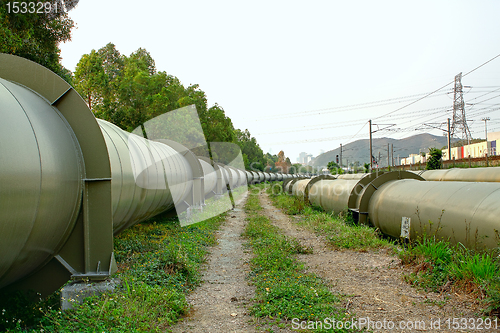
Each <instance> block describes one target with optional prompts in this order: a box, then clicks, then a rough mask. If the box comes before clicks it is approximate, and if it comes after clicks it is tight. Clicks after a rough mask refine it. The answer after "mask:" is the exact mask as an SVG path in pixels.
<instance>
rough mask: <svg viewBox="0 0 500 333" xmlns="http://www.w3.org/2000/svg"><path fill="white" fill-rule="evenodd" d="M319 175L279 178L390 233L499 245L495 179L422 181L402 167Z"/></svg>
mask: <svg viewBox="0 0 500 333" xmlns="http://www.w3.org/2000/svg"><path fill="white" fill-rule="evenodd" d="M322 177H323V176H321V177H316V178H312V179H304V180H299V181H295V182H284V191H285V192H287V193H293V194H294V195H297V196H302V197H304V198H305V199H306V200H308V201H309V202H310V203H311V204H314V205H318V206H321V207H322V208H323V209H325V210H326V211H329V212H336V213H340V212H341V211H343V210H345V209H349V210H350V211H351V212H352V213H353V217H354V218H355V219H357V220H358V221H359V222H360V223H367V224H370V225H372V226H374V227H377V228H379V229H380V230H381V231H382V232H383V233H385V234H387V235H390V236H392V237H395V238H399V237H407V236H408V237H409V238H410V239H417V238H420V237H424V236H433V237H434V236H435V237H437V238H438V239H444V240H448V241H450V242H451V243H453V244H456V243H461V244H463V245H464V246H467V247H469V248H475V249H494V248H497V247H498V245H499V241H500V235H499V230H500V221H499V220H498V216H500V206H498V202H500V184H498V183H484V182H483V183H473V182H458V181H457V182H437V181H425V180H424V179H423V178H421V177H420V176H419V175H417V174H416V173H412V172H407V171H394V172H387V173H379V174H375V173H373V174H368V175H363V176H362V177H342V178H341V177H339V178H336V179H335V178H330V177H328V176H324V177H323V178H322ZM343 178H344V179H343ZM345 178H358V179H345ZM406 230H408V231H409V233H408V234H407V235H406V234H405V232H404V231H406ZM402 232H403V233H402Z"/></svg>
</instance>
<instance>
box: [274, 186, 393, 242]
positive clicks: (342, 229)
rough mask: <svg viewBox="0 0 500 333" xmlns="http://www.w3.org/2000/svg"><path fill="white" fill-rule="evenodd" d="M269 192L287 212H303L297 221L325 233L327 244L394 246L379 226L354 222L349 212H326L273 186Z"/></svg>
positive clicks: (275, 201) (295, 213) (308, 227)
mask: <svg viewBox="0 0 500 333" xmlns="http://www.w3.org/2000/svg"><path fill="white" fill-rule="evenodd" d="M267 193H268V194H269V195H270V198H271V200H272V201H273V204H274V205H275V206H276V207H278V208H281V209H282V210H283V211H284V212H285V213H287V214H289V215H298V214H300V217H301V218H300V219H299V221H297V222H298V224H299V225H301V226H303V227H305V228H307V229H309V230H312V231H314V232H315V233H316V234H321V235H323V236H324V237H325V239H326V240H327V242H328V245H329V246H331V247H332V248H334V249H352V250H358V251H367V250H368V249H382V248H391V247H393V243H392V242H390V241H388V240H386V239H383V238H381V237H380V236H381V235H380V233H379V232H378V231H377V230H375V229H373V228H370V227H368V226H365V225H357V224H355V223H354V221H353V220H352V218H351V216H350V214H348V213H347V212H341V213H340V214H338V215H337V214H333V213H327V212H325V211H324V210H323V209H322V208H321V207H313V206H311V205H310V204H309V203H308V202H304V200H302V199H301V198H297V197H295V196H291V195H288V194H285V193H283V192H279V193H277V194H273V193H272V188H269V189H268V190H267Z"/></svg>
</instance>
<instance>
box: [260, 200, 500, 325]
mask: <svg viewBox="0 0 500 333" xmlns="http://www.w3.org/2000/svg"><path fill="white" fill-rule="evenodd" d="M259 198H260V201H261V206H262V207H263V214H264V215H266V216H267V217H268V218H269V219H270V220H271V222H272V223H273V224H274V225H275V226H276V227H278V228H280V229H281V230H282V231H283V234H285V235H287V236H290V237H294V238H296V239H298V240H299V241H300V242H301V243H302V244H303V245H304V246H307V247H312V248H313V254H303V255H299V256H298V258H299V260H301V261H303V262H305V263H306V265H307V266H308V269H307V270H308V272H313V273H315V274H317V275H318V276H320V277H322V278H324V279H325V280H327V281H329V282H330V283H331V285H332V288H333V290H334V291H335V292H337V293H339V294H341V295H345V300H344V304H343V306H344V308H345V311H346V312H349V313H354V314H355V315H356V317H357V318H367V317H369V318H370V320H372V321H384V320H386V321H392V322H394V323H396V325H397V324H398V323H399V322H401V321H404V322H409V321H413V322H415V321H425V322H426V325H427V324H429V322H430V320H435V319H437V318H440V319H441V329H440V330H433V329H430V327H429V325H427V326H426V329H424V330H418V331H429V332H434V331H435V332H468V331H467V330H448V329H447V325H445V322H444V320H446V319H448V318H451V319H453V318H478V316H477V315H476V313H477V309H476V308H474V307H473V306H471V305H472V304H471V301H470V299H469V298H468V297H467V296H460V295H457V294H446V293H444V294H442V295H440V294H437V293H425V292H419V291H417V290H416V289H415V288H413V287H411V286H410V285H408V284H407V283H405V282H404V281H403V280H402V278H401V277H402V273H404V269H403V268H402V267H401V265H400V260H399V258H397V257H395V256H392V255H390V254H388V253H387V250H381V251H367V252H357V251H350V250H345V251H335V250H331V249H330V248H329V247H328V246H327V245H326V242H325V240H324V238H323V237H318V236H316V235H315V234H314V233H312V232H310V231H308V230H305V229H303V228H301V227H299V226H297V225H296V224H295V223H294V222H292V219H291V218H290V217H289V216H288V215H286V214H285V213H283V212H282V211H281V210H280V209H278V208H276V207H275V206H273V204H272V202H271V200H270V198H269V197H268V195H267V193H265V191H262V192H261V193H260V195H259ZM374 331H375V332H384V330H374ZM482 332H489V331H488V330H482ZM491 332H498V330H491Z"/></svg>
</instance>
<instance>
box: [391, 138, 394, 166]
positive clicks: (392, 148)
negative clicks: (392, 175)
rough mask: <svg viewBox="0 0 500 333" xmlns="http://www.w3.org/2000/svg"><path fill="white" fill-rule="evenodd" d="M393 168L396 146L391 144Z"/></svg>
mask: <svg viewBox="0 0 500 333" xmlns="http://www.w3.org/2000/svg"><path fill="white" fill-rule="evenodd" d="M391 157H392V166H394V144H392V143H391Z"/></svg>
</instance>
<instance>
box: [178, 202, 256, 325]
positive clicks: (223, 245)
mask: <svg viewBox="0 0 500 333" xmlns="http://www.w3.org/2000/svg"><path fill="white" fill-rule="evenodd" d="M245 202H246V197H245V198H244V199H243V200H242V201H240V202H239V203H237V205H236V208H235V209H234V210H233V211H230V212H229V214H228V217H227V219H226V221H225V222H224V225H223V226H222V227H221V229H220V230H219V231H218V236H217V237H218V245H217V246H215V247H213V248H212V249H211V250H210V255H209V258H208V263H207V268H206V271H205V272H204V273H203V282H202V285H201V286H200V287H199V288H197V289H196V290H195V291H194V292H193V293H192V294H190V295H189V296H188V302H189V304H190V305H191V306H192V310H191V313H190V315H189V316H188V317H186V318H185V319H184V320H183V321H182V322H180V323H179V324H177V325H176V326H174V327H172V332H207V333H218V332H257V331H256V330H255V328H254V327H253V325H252V324H251V323H250V321H251V320H252V318H253V317H251V316H249V315H248V314H247V310H246V304H248V303H249V302H250V301H251V299H252V298H253V295H254V288H253V287H252V286H250V285H249V284H248V281H247V279H246V278H247V275H248V273H249V272H250V259H251V252H250V250H249V249H244V248H243V246H242V245H243V239H242V238H241V237H240V235H241V233H242V232H243V231H244V228H245V224H246V221H245V212H244V211H243V205H244V204H245Z"/></svg>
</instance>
